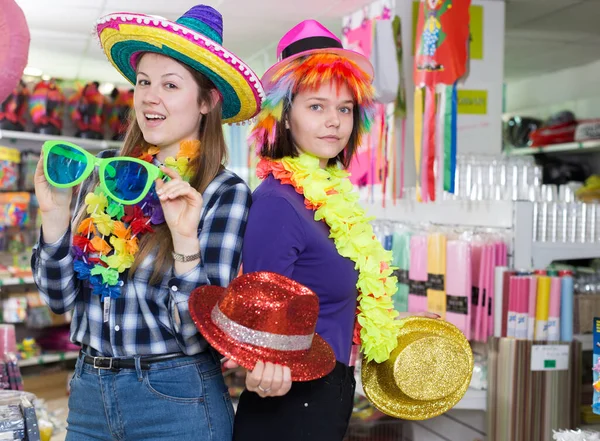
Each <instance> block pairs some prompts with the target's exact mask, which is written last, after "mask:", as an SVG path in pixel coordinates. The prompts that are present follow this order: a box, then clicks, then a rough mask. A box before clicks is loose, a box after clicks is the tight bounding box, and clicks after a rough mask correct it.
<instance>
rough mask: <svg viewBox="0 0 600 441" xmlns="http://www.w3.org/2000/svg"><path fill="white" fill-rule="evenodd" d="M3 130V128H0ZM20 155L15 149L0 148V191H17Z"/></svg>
mask: <svg viewBox="0 0 600 441" xmlns="http://www.w3.org/2000/svg"><path fill="white" fill-rule="evenodd" d="M0 128H3V127H0ZM20 162H21V154H20V153H19V151H18V150H17V149H11V148H8V147H0V189H1V190H17V188H18V185H19V163H20Z"/></svg>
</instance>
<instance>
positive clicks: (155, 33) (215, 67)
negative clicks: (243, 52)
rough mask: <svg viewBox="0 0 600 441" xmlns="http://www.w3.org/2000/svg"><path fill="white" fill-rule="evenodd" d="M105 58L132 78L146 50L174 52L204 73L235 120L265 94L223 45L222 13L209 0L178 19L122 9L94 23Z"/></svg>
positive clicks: (229, 119) (227, 117) (248, 114)
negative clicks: (207, 4)
mask: <svg viewBox="0 0 600 441" xmlns="http://www.w3.org/2000/svg"><path fill="white" fill-rule="evenodd" d="M96 30H97V32H98V36H99V37H100V43H101V44H102V48H103V49H104V52H105V54H106V56H107V57H108V60H109V61H110V62H111V63H112V64H113V65H114V66H115V67H116V68H117V70H118V71H119V72H121V74H122V75H123V76H124V77H125V78H127V80H128V81H129V82H131V83H132V84H135V81H136V73H135V65H136V61H137V58H138V56H139V55H140V54H142V53H144V52H154V53H157V54H162V55H166V56H168V57H171V58H174V59H176V60H178V61H180V62H182V63H184V64H186V65H188V66H190V67H191V68H193V69H195V70H197V71H199V72H201V73H202V74H204V75H205V76H206V77H208V78H209V79H210V80H211V81H212V82H213V83H214V85H215V86H216V87H217V89H218V90H219V91H220V92H221V95H222V96H223V122H224V123H236V122H241V121H245V120H247V119H250V118H252V117H254V116H255V115H256V114H257V113H258V112H259V110H260V104H261V101H262V99H263V98H264V91H263V89H262V85H261V83H260V81H259V79H258V77H257V76H256V74H255V73H254V72H253V71H252V70H251V69H250V68H249V67H248V66H247V65H246V64H244V63H243V62H242V61H241V60H240V59H239V58H238V57H236V56H235V55H234V54H232V53H231V52H229V51H228V50H226V49H225V48H223V46H221V44H222V42H223V18H222V16H221V14H219V12H218V11H216V10H215V9H213V8H211V7H210V6H205V5H198V6H194V7H193V8H192V9H190V10H189V11H187V12H186V13H185V14H184V15H183V16H181V17H180V18H179V19H177V21H175V22H172V21H169V20H167V19H165V18H162V17H157V16H151V15H145V14H137V13H127V12H120V13H115V14H109V15H106V16H104V17H102V18H101V19H100V20H98V22H97V23H96Z"/></svg>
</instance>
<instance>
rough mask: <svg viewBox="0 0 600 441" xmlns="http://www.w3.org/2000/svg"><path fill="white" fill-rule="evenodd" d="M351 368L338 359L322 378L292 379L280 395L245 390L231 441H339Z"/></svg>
mask: <svg viewBox="0 0 600 441" xmlns="http://www.w3.org/2000/svg"><path fill="white" fill-rule="evenodd" d="M355 387H356V383H355V381H354V368H351V367H348V366H346V365H345V364H342V363H340V362H338V363H337V364H336V366H335V368H334V370H333V371H332V372H331V373H330V374H329V375H327V376H326V377H324V378H320V379H318V380H313V381H307V382H295V383H292V388H291V389H290V391H289V392H288V393H287V394H286V395H284V396H283V397H269V398H261V397H260V396H258V395H257V394H255V393H254V392H249V391H247V390H245V391H244V392H243V393H242V395H241V397H240V403H239V405H238V409H237V412H236V415H235V423H234V426H233V441H342V440H343V438H344V435H345V434H346V430H347V428H348V422H349V421H350V416H351V415H352V407H353V403H354V389H355Z"/></svg>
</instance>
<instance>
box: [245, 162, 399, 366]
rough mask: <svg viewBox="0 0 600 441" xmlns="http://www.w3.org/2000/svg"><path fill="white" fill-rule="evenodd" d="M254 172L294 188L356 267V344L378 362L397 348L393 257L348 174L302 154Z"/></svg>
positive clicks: (260, 164)
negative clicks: (363, 206) (379, 236)
mask: <svg viewBox="0 0 600 441" xmlns="http://www.w3.org/2000/svg"><path fill="white" fill-rule="evenodd" d="M256 174H257V176H258V178H259V179H265V178H266V177H267V176H269V175H270V174H272V175H273V177H274V178H275V179H277V180H279V181H280V182H281V183H282V184H290V185H292V186H293V187H294V188H295V189H296V191H297V192H298V193H300V194H302V195H304V198H305V200H304V203H305V205H306V206H307V208H309V209H312V210H314V212H315V220H316V221H321V220H322V221H325V222H326V223H327V225H328V226H329V229H330V234H329V237H330V238H332V239H333V240H334V242H335V246H336V248H337V250H338V252H339V253H340V255H341V256H343V257H346V258H349V259H351V260H352V261H353V262H355V263H356V265H355V268H356V269H357V270H358V271H359V275H358V282H357V284H356V287H357V289H358V317H357V322H358V327H359V328H360V340H359V341H358V342H357V343H360V344H361V346H362V351H363V353H364V355H365V357H366V359H367V360H368V361H371V360H375V361H376V362H378V363H381V362H383V361H385V360H387V359H388V358H389V355H390V353H391V352H392V351H393V350H394V349H395V348H396V345H397V341H398V340H397V335H398V329H399V328H400V326H401V322H399V321H398V320H395V318H396V317H397V315H398V313H397V312H396V311H395V310H394V305H393V302H392V295H394V293H395V292H396V291H397V286H396V283H397V281H396V277H394V276H392V268H391V261H392V253H391V252H390V251H386V250H385V249H384V248H383V246H382V245H381V243H380V242H379V241H378V240H377V238H376V237H375V235H374V233H373V228H372V226H371V224H370V223H369V221H370V220H371V219H369V218H367V217H366V215H365V211H364V209H363V208H362V207H361V206H360V205H359V204H358V194H357V193H356V192H354V191H353V186H352V183H351V182H350V180H349V179H348V173H347V172H346V171H344V170H340V169H338V168H337V167H328V168H327V169H322V168H321V167H320V166H319V159H318V158H316V157H314V156H311V155H308V154H301V155H300V156H299V157H297V158H291V157H285V158H283V159H278V160H271V159H266V158H261V160H260V162H259V163H258V165H257V169H256Z"/></svg>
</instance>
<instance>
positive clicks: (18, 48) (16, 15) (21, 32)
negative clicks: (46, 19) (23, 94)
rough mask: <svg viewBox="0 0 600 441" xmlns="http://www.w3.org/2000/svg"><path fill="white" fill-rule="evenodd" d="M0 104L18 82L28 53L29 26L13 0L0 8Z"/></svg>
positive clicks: (4, 3)
mask: <svg viewBox="0 0 600 441" xmlns="http://www.w3.org/2000/svg"><path fill="white" fill-rule="evenodd" d="M0 29H1V30H2V31H1V32H0V35H1V37H0V104H2V102H3V101H4V100H5V99H6V98H7V97H8V96H9V95H10V94H11V93H12V91H13V90H14V88H15V87H16V86H17V84H19V80H20V79H21V76H22V75H23V70H24V69H25V66H26V65H27V55H28V54H29V42H30V40H31V38H30V35H29V27H28V26H27V21H26V20H25V15H24V14H23V11H22V10H21V8H20V7H19V5H17V3H16V2H14V1H13V0H7V1H3V2H2V8H0Z"/></svg>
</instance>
